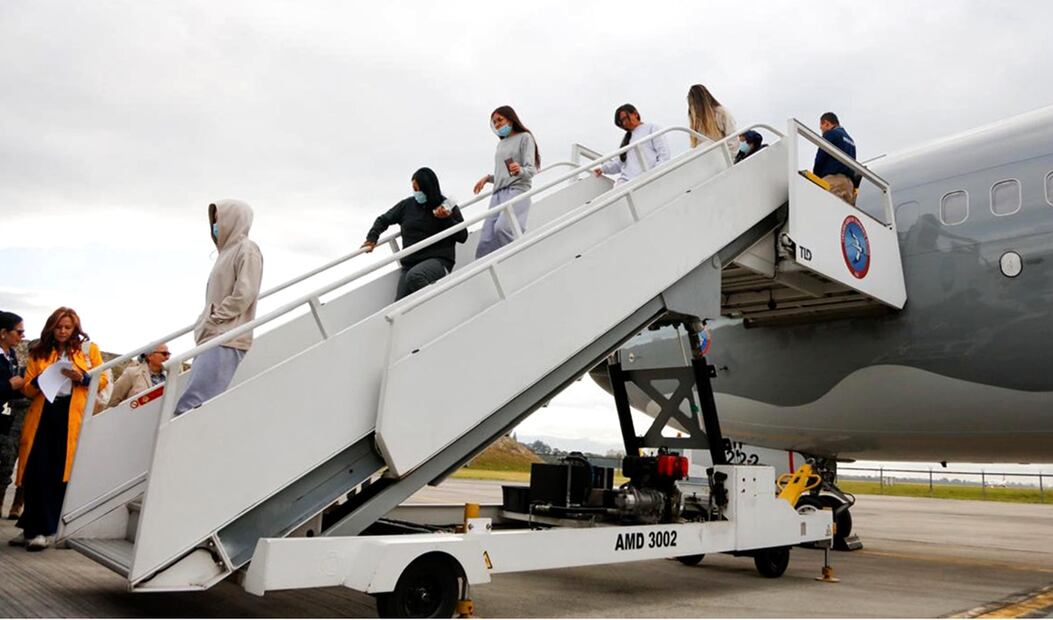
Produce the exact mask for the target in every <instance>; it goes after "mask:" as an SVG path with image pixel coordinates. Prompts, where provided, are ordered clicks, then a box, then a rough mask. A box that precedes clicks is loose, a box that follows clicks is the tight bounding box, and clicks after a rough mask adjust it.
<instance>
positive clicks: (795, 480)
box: [775, 463, 823, 508]
mask: <svg viewBox="0 0 1053 620" xmlns="http://www.w3.org/2000/svg"><path fill="white" fill-rule="evenodd" d="M822 481H823V479H822V477H820V476H819V474H816V473H815V472H814V471H812V466H811V465H808V464H807V463H806V464H804V465H801V466H800V467H798V468H797V471H795V472H793V473H792V474H783V475H781V476H779V479H778V480H776V481H775V485H776V486H777V487H778V488H779V499H784V500H786V501H788V502H790V506H793V507H794V508H796V507H797V500H798V498H800V497H801V496H802V495H804V494H805V493H806V492H808V491H811V490H812V489H814V488H815V487H817V486H819V485H820V483H822Z"/></svg>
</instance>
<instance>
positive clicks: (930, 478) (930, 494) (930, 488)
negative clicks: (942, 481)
mask: <svg viewBox="0 0 1053 620" xmlns="http://www.w3.org/2000/svg"><path fill="white" fill-rule="evenodd" d="M929 497H932V468H931V467H930V468H929Z"/></svg>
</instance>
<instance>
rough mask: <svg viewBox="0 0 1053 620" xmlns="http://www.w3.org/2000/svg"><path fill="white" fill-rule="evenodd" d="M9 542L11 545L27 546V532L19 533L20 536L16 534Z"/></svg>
mask: <svg viewBox="0 0 1053 620" xmlns="http://www.w3.org/2000/svg"><path fill="white" fill-rule="evenodd" d="M7 544H9V545H11V546H12V547H25V546H26V536H25V533H24V532H23V533H22V534H19V535H18V536H15V537H14V538H12V539H11V540H9V541H7Z"/></svg>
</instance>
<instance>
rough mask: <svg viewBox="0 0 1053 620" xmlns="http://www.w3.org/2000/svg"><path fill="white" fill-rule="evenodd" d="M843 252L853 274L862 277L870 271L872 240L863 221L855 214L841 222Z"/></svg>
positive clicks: (846, 263)
mask: <svg viewBox="0 0 1053 620" xmlns="http://www.w3.org/2000/svg"><path fill="white" fill-rule="evenodd" d="M841 254H842V255H843V256H844V257H845V265H847V266H848V270H849V271H850V272H852V275H853V276H855V277H857V278H860V279H862V278H863V277H865V276H866V275H867V272H868V271H870V240H869V239H868V238H867V231H866V229H864V228H863V222H860V221H859V218H857V217H856V216H854V215H849V216H848V217H846V218H845V221H844V223H842V224H841Z"/></svg>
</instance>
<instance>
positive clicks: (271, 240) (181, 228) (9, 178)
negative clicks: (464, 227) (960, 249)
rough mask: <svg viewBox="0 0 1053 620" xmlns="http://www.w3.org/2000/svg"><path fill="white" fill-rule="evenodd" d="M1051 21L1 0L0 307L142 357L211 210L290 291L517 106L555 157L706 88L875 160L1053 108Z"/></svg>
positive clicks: (458, 167)
mask: <svg viewBox="0 0 1053 620" xmlns="http://www.w3.org/2000/svg"><path fill="white" fill-rule="evenodd" d="M1051 23H1053V3H1049V2H1042V1H1036V2H1012V3H1004V2H997V3H996V2H928V3H920V2H887V1H886V2H880V3H872V2H867V3H863V2H860V3H850V2H836V1H833V0H824V1H822V2H802V1H796V2H742V1H734V2H698V1H692V2H624V3H622V2H603V3H567V2H541V1H536V2H530V3H518V4H515V5H507V6H505V5H501V4H494V3H484V2H471V3H470V2H456V3H454V2H420V3H403V2H371V3H365V2H302V1H297V2H270V1H253V2H212V1H209V2H170V1H166V2H146V1H139V0H136V1H134V2H132V1H128V2H117V1H114V2H92V3H83V2H35V1H34V2H28V1H21V0H4V2H2V3H0V58H3V59H4V60H3V62H0V84H2V87H0V264H2V265H3V278H2V280H0V308H4V309H11V310H14V311H16V312H19V313H20V314H22V315H23V316H24V317H25V318H26V319H27V328H28V330H29V332H30V333H34V334H36V333H39V329H40V327H41V326H42V323H43V320H44V318H46V316H47V314H48V313H50V311H51V310H53V309H54V308H55V307H56V306H58V305H61V304H65V305H71V306H73V307H75V308H77V309H78V310H79V311H80V312H81V315H82V318H83V320H84V324H85V328H86V329H87V330H88V331H89V333H90V334H91V335H92V337H93V339H94V340H95V341H96V342H98V343H99V344H100V345H101V346H102V347H103V348H104V349H106V350H111V351H121V350H125V349H127V348H130V347H133V346H135V345H137V344H141V343H142V342H143V341H145V340H148V339H150V338H152V337H155V336H158V335H161V334H163V333H165V332H168V331H171V330H172V329H174V328H176V327H179V326H181V325H183V324H186V323H189V322H190V321H192V320H193V318H194V317H195V316H196V315H197V313H198V311H199V309H200V308H199V306H200V304H201V303H202V298H203V293H204V281H205V278H206V276H207V274H208V270H209V268H210V264H211V260H212V256H211V254H212V246H211V241H210V240H209V238H208V232H207V231H208V228H207V223H206V207H207V205H208V203H209V202H210V201H214V200H217V199H219V198H224V197H232V198H240V199H243V200H246V201H247V202H249V203H250V204H251V205H252V206H253V208H254V209H255V212H256V223H255V226H254V229H253V236H254V237H256V238H257V240H258V241H259V243H260V246H261V248H262V249H263V252H264V254H265V256H266V272H265V275H264V283H265V286H266V285H268V284H275V283H278V282H280V281H282V280H284V279H286V278H288V277H291V276H293V275H295V274H296V273H298V272H301V271H303V270H304V269H306V268H308V267H310V266H313V265H315V264H318V263H321V262H323V261H324V260H327V259H329V258H333V257H335V256H338V255H340V254H342V253H345V252H348V251H350V250H351V249H353V248H354V247H357V245H358V244H359V243H360V242H361V240H362V239H363V237H364V235H365V232H366V230H367V229H368V227H369V224H370V223H371V221H372V218H373V217H375V215H376V214H378V213H379V212H380V211H381V210H383V209H386V208H388V207H390V206H391V205H392V204H393V203H395V202H396V201H398V200H400V199H401V198H403V197H405V196H406V195H408V194H409V192H410V189H409V177H410V175H411V174H412V172H413V171H414V170H415V169H416V168H418V167H420V166H422V165H428V166H431V167H432V168H434V169H435V171H436V172H437V173H438V175H439V178H440V180H441V182H442V184H443V188H444V190H445V192H446V193H447V194H449V195H453V196H455V197H458V198H461V199H465V198H467V197H469V196H470V195H471V191H470V190H471V186H472V184H473V183H474V182H475V180H476V179H478V178H479V177H480V176H482V175H483V174H486V173H487V172H489V171H490V168H491V166H492V161H493V148H494V144H495V138H494V136H493V135H492V134H491V132H490V130H489V127H488V115H489V113H490V111H491V110H492V109H493V108H495V107H497V106H498V105H502V104H506V103H507V104H511V105H513V106H514V107H515V108H516V109H517V110H518V111H519V113H520V116H521V117H522V119H523V121H524V122H525V123H526V124H527V125H528V126H529V127H530V128H531V129H532V130H533V132H534V134H535V136H536V137H537V140H538V143H539V145H540V147H541V156H542V160H543V163H544V162H553V161H557V160H566V159H568V157H569V153H570V145H571V144H572V143H574V142H580V143H583V144H586V145H588V146H591V147H592V148H595V149H600V150H610V149H612V148H614V147H616V146H617V145H618V142H619V141H620V138H621V134H620V132H619V130H618V129H617V128H615V127H614V126H613V124H612V119H613V111H614V108H615V107H617V106H618V105H619V104H621V103H624V102H632V103H634V104H636V106H637V107H638V108H639V109H640V110H641V112H642V115H643V118H644V120H647V121H652V122H655V123H658V124H660V125H665V126H668V125H683V124H686V122H687V117H686V104H685V95H686V93H687V89H688V87H689V86H690V85H691V84H693V83H696V82H702V83H704V84H706V85H707V86H708V87H709V88H710V89H711V90H712V92H713V93H714V94H715V96H716V97H717V98H718V99H720V100H721V102H723V103H724V104H725V105H726V106H727V107H728V108H729V109H730V110H731V111H732V112H733V114H734V115H735V117H736V118H737V119H738V121H739V123H740V125H744V124H747V123H750V122H761V121H762V122H768V123H771V124H776V125H778V124H782V123H784V122H785V119H786V118H787V117H789V116H795V117H798V118H800V119H802V120H804V121H805V122H806V123H808V124H809V125H815V124H816V121H817V118H818V116H819V114H821V113H822V112H824V111H827V110H833V111H836V112H837V113H838V114H839V116H840V117H841V119H842V122H843V124H844V125H845V127H846V128H847V129H848V131H849V132H850V133H851V134H852V135H853V137H854V138H855V141H856V143H857V144H858V146H859V157H860V159H867V158H869V157H872V156H875V155H878V154H881V153H883V152H887V151H893V150H898V149H901V148H905V147H908V146H911V145H914V144H917V143H919V142H923V141H926V140H929V139H933V138H937V137H940V136H943V135H946V134H949V133H954V132H958V131H962V130H966V129H969V128H971V127H974V126H976V125H980V124H985V123H988V122H991V121H995V120H998V119H1000V118H1003V117H1006V116H1011V115H1014V114H1018V113H1021V112H1025V111H1028V110H1032V109H1035V108H1038V107H1042V106H1045V105H1048V104H1050V103H1051V102H1053V80H1050V79H1049V76H1050V75H1051V74H1053V66H1051V59H1053V37H1050V36H1049V32H1050V30H1049V28H1050V26H1049V25H1050V24H1051ZM676 146H677V147H678V148H683V146H684V145H683V144H677V145H676ZM590 388H591V386H590ZM582 389H584V388H582ZM590 393H591V391H590ZM581 394H582V393H581V392H579V395H578V397H577V398H578V400H584V401H588V402H593V400H595V399H593V400H590V398H592V397H582V396H581ZM577 404H579V405H580V404H581V403H577ZM593 404H595V403H593ZM583 407H584V409H590V407H591V406H590V405H588V404H587V403H586V404H585V405H583ZM592 408H594V407H592ZM607 411H609V409H608V410H605V411H604V412H603V413H593V414H588V413H583V414H581V416H580V418H579V419H580V420H590V419H591V418H590V417H589V416H590V415H595V416H603V415H606V412H607ZM557 417H558V416H555V415H550V416H546V415H545V414H538V415H537V416H535V417H534V418H533V419H532V420H531V421H530V422H529V423H528V424H533V425H534V426H533V427H528V428H529V429H530V430H533V431H535V432H536V433H537V434H559V433H558V432H556V430H554V425H555V422H554V420H555V419H556V418H557ZM550 418H551V419H550ZM596 419H597V420H599V417H597V418H596ZM586 426H588V425H586ZM535 427H536V428H535ZM537 429H540V430H539V431H538V430H537ZM611 430H612V437H614V438H615V440H616V438H617V436H618V435H617V430H616V427H613V426H612V427H611ZM575 432H578V431H575Z"/></svg>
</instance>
